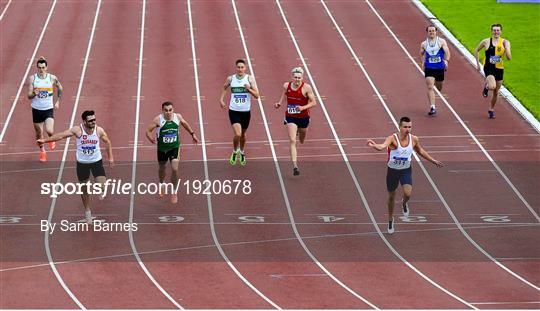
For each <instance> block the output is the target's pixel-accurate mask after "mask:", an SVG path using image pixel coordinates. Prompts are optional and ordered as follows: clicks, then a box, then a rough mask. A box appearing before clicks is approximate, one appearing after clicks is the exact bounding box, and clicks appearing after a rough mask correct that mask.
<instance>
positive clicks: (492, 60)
mask: <svg viewBox="0 0 540 311" xmlns="http://www.w3.org/2000/svg"><path fill="white" fill-rule="evenodd" d="M501 60H502V59H501V57H500V56H499V55H494V56H490V57H489V62H490V63H491V64H497V63H500V62H501Z"/></svg>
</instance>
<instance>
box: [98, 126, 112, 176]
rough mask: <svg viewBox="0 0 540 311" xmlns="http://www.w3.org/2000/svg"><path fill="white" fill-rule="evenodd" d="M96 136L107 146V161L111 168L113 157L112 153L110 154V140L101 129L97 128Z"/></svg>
mask: <svg viewBox="0 0 540 311" xmlns="http://www.w3.org/2000/svg"><path fill="white" fill-rule="evenodd" d="M97 134H98V136H99V138H100V139H101V141H103V143H105V145H107V158H108V159H109V166H110V167H113V166H114V157H113V153H112V143H111V140H110V139H109V136H107V133H105V130H104V129H103V128H101V127H99V126H98V128H97Z"/></svg>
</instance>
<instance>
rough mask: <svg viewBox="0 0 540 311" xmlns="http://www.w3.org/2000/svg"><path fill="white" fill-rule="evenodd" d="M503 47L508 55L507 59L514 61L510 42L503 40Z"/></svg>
mask: <svg viewBox="0 0 540 311" xmlns="http://www.w3.org/2000/svg"><path fill="white" fill-rule="evenodd" d="M503 46H504V54H505V55H506V59H508V60H511V59H512V53H511V52H510V41H508V40H506V39H505V40H503Z"/></svg>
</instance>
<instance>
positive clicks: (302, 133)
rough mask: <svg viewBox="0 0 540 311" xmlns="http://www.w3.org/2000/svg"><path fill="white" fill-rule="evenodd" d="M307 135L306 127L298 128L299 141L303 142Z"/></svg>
mask: <svg viewBox="0 0 540 311" xmlns="http://www.w3.org/2000/svg"><path fill="white" fill-rule="evenodd" d="M306 135H307V127H305V128H298V138H299V139H300V143H301V144H303V143H304V141H305V140H306Z"/></svg>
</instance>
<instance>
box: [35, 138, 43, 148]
mask: <svg viewBox="0 0 540 311" xmlns="http://www.w3.org/2000/svg"><path fill="white" fill-rule="evenodd" d="M44 143H45V139H44V138H40V139H38V140H36V144H37V145H38V146H40V147H41V145H43V144H44Z"/></svg>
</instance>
